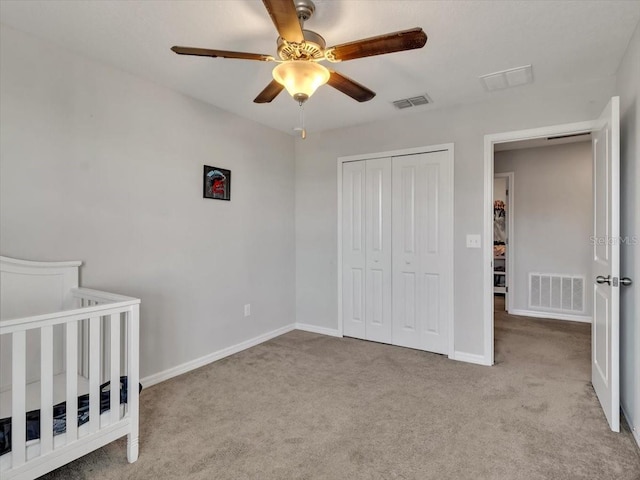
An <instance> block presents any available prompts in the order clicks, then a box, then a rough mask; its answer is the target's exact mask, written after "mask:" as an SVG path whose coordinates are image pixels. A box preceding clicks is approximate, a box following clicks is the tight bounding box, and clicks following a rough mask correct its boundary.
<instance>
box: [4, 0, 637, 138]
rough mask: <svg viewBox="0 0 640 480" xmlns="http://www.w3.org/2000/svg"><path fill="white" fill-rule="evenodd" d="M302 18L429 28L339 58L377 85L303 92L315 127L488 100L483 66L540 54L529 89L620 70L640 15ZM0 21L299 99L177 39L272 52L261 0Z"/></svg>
mask: <svg viewBox="0 0 640 480" xmlns="http://www.w3.org/2000/svg"><path fill="white" fill-rule="evenodd" d="M315 3H316V7H317V8H316V14H315V16H314V17H313V18H312V19H311V20H310V21H309V22H307V23H306V25H305V27H306V28H308V29H310V30H314V31H317V32H318V33H320V34H321V35H322V36H324V38H325V39H326V40H327V44H328V45H329V46H330V45H335V44H339V43H343V42H346V41H350V40H356V39H360V38H365V37H370V36H373V35H378V34H382V33H387V32H393V31H397V30H404V29H407V28H411V27H416V26H419V27H422V28H423V29H424V30H425V32H426V33H427V35H428V37H429V40H428V42H427V45H426V47H425V48H423V49H421V50H413V51H408V52H402V53H394V54H389V55H383V56H378V57H370V58H365V59H359V60H353V61H349V62H344V63H342V64H338V65H337V66H336V67H337V68H336V69H337V70H339V71H340V72H342V73H344V74H346V75H348V76H350V77H352V78H353V79H355V80H356V81H358V82H360V83H363V84H364V85H366V86H368V87H369V88H371V89H372V90H374V91H375V92H376V93H377V96H376V97H375V98H374V99H373V100H371V101H370V102H367V103H363V104H360V103H357V102H355V101H354V100H352V99H351V98H349V97H347V96H345V95H343V94H341V93H340V92H338V91H337V90H334V89H332V88H331V87H328V86H324V87H321V88H320V90H318V92H316V94H315V95H314V96H313V97H312V98H311V99H310V100H309V101H308V102H307V105H306V123H307V127H308V129H309V130H310V131H320V130H326V129H330V128H336V127H343V126H349V125H356V124H360V123H365V122H369V121H374V120H379V119H385V118H393V117H396V116H399V115H407V114H410V113H412V112H416V111H419V110H428V109H434V108H443V107H449V106H452V105H457V104H461V103H468V102H475V101H481V100H483V99H487V98H490V97H491V96H496V95H503V94H505V92H492V93H488V92H486V91H484V89H483V88H482V85H481V84H480V82H479V80H478V76H479V75H483V74H486V73H490V72H494V71H498V70H504V69H508V68H512V67H517V66H521V65H526V64H532V65H533V75H534V83H533V84H532V85H526V86H523V87H516V88H519V89H521V91H525V90H527V89H536V88H541V87H548V86H550V85H562V84H570V83H573V82H582V81H588V80H595V79H599V78H603V77H607V76H610V75H613V74H615V72H616V69H617V67H618V65H619V63H620V60H621V58H622V55H623V53H624V50H625V48H626V46H627V43H628V41H629V39H630V38H631V35H632V33H633V30H634V28H635V26H636V25H637V23H638V21H639V20H640V1H637V0H632V1H582V0H581V1H553V2H547V1H509V2H508V1H419V0H413V1H398V0H393V1H391V0H389V1H379V0H376V1H344V0H315ZM0 22H2V23H4V24H7V25H9V26H12V27H14V28H16V29H19V30H23V31H26V32H29V33H32V34H33V35H36V36H38V37H40V38H42V39H45V40H48V41H51V42H53V43H55V44H58V45H60V46H62V47H65V48H67V49H70V50H73V51H75V52H78V53H80V54H82V55H84V56H86V57H89V58H91V59H94V60H98V61H100V62H103V63H106V64H110V65H113V66H115V67H117V68H120V69H122V70H125V71H128V72H131V73H133V74H135V75H138V76H140V77H143V78H146V79H149V80H152V81H154V82H156V83H158V84H161V85H165V86H167V87H170V88H172V89H175V90H178V91H180V92H183V93H185V94H187V95H190V96H192V97H195V98H198V99H200V100H203V101H205V102H208V103H210V104H213V105H216V106H218V107H220V108H223V109H225V110H228V111H230V112H233V113H236V114H237V115H240V116H243V117H246V118H251V119H253V120H256V121H258V122H260V123H263V124H265V125H269V126H271V127H274V128H277V129H280V130H282V131H285V132H288V133H291V132H292V127H293V126H295V125H296V124H297V123H298V115H299V114H298V106H297V104H296V103H295V102H294V101H293V100H292V99H291V97H289V96H288V95H287V94H286V92H283V93H281V94H280V95H279V96H278V98H276V99H275V100H274V101H273V102H272V103H271V104H264V105H257V104H254V103H253V98H254V97H255V96H256V95H257V94H258V93H259V92H260V91H261V90H262V89H263V88H264V87H265V86H266V85H267V83H269V81H270V80H271V69H272V68H273V66H274V64H272V63H263V62H252V61H243V60H228V59H219V58H218V59H211V58H198V57H185V56H179V55H176V54H174V53H173V52H171V51H170V50H169V48H170V47H171V46H173V45H183V46H193V47H203V48H216V49H222V50H236V51H247V52H255V53H265V54H271V55H275V53H276V52H275V50H276V45H275V40H276V37H277V34H276V31H275V29H274V27H273V24H272V23H271V20H270V18H269V16H268V14H267V13H266V11H265V9H264V6H263V4H262V2H261V1H258V0H246V1H244V0H231V1H224V0H215V1H189V0H182V1H177V0H176V1H150V0H143V1H137V0H130V1H108V0H107V1H83V2H81V1H76V0H72V1H57V0H45V1H14V0H2V1H1V2H0ZM425 93H427V94H428V95H429V97H431V99H432V100H433V102H434V103H433V104H432V105H429V106H421V107H414V108H411V109H407V110H404V111H398V110H396V109H394V108H393V107H392V106H391V102H392V101H393V100H396V99H399V98H406V97H411V96H416V95H421V94H425Z"/></svg>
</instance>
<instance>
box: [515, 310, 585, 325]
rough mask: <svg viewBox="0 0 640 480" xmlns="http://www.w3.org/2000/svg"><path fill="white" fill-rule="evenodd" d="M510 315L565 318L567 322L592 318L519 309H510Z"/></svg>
mask: <svg viewBox="0 0 640 480" xmlns="http://www.w3.org/2000/svg"><path fill="white" fill-rule="evenodd" d="M509 314H510V315H519V316H521V317H533V318H547V319H550V320H566V321H569V322H582V323H591V321H592V318H591V317H589V316H588V315H571V314H569V313H558V312H538V311H537V310H521V309H515V308H514V309H512V310H511V311H510V312H509Z"/></svg>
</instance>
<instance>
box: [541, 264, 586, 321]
mask: <svg viewBox="0 0 640 480" xmlns="http://www.w3.org/2000/svg"><path fill="white" fill-rule="evenodd" d="M584 296H585V291H584V276H582V275H566V274H565V275H563V274H554V273H529V308H531V309H533V310H545V311H551V312H560V313H584V302H585V299H584V298H585V297H584Z"/></svg>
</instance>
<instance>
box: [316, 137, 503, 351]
mask: <svg viewBox="0 0 640 480" xmlns="http://www.w3.org/2000/svg"><path fill="white" fill-rule="evenodd" d="M443 151H448V152H449V160H450V162H451V165H452V168H451V176H450V182H451V192H452V195H453V197H454V198H452V207H451V208H452V212H451V218H455V216H454V215H455V187H454V185H455V183H454V176H455V165H454V162H455V155H454V144H453V143H442V144H438V145H431V146H425V147H414V148H405V149H401V150H390V151H386V152H374V153H365V154H361V155H348V156H344V157H338V161H337V179H338V185H337V189H338V229H337V231H338V237H337V242H338V264H337V267H338V268H337V269H336V270H337V271H338V332H337V333H338V335H337V336H340V337H341V336H343V333H344V326H343V318H342V164H343V163H347V162H355V161H358V160H370V159H374V158H386V157H401V156H403V155H415V154H420V153H433V152H443ZM492 196H493V193H492ZM492 205H493V204H492ZM450 233H451V238H452V239H455V236H454V222H453V221H452V222H451V231H450ZM492 243H493V242H492ZM449 268H450V271H451V281H450V285H449V288H450V289H451V290H450V291H451V292H452V295H451V308H450V309H449V311H450V312H451V314H450V317H449V321H448V327H449V331H448V335H449V342H448V343H449V345H448V349H449V353H448V355H449V358H451V355H453V354H454V346H455V320H454V319H455V315H454V313H455V300H454V294H455V283H454V280H455V273H454V252H453V251H452V253H451V258H450V260H449ZM319 333H321V332H319Z"/></svg>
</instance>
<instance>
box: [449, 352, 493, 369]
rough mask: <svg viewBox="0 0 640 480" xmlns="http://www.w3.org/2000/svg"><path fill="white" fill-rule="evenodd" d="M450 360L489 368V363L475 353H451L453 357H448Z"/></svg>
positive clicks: (482, 356)
mask: <svg viewBox="0 0 640 480" xmlns="http://www.w3.org/2000/svg"><path fill="white" fill-rule="evenodd" d="M449 358H450V359H451V360H457V361H459V362H467V363H475V364H477V365H485V366H491V362H489V361H488V360H487V359H486V358H485V357H484V355H476V354H475V353H466V352H459V351H457V350H456V351H455V352H453V355H449Z"/></svg>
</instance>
